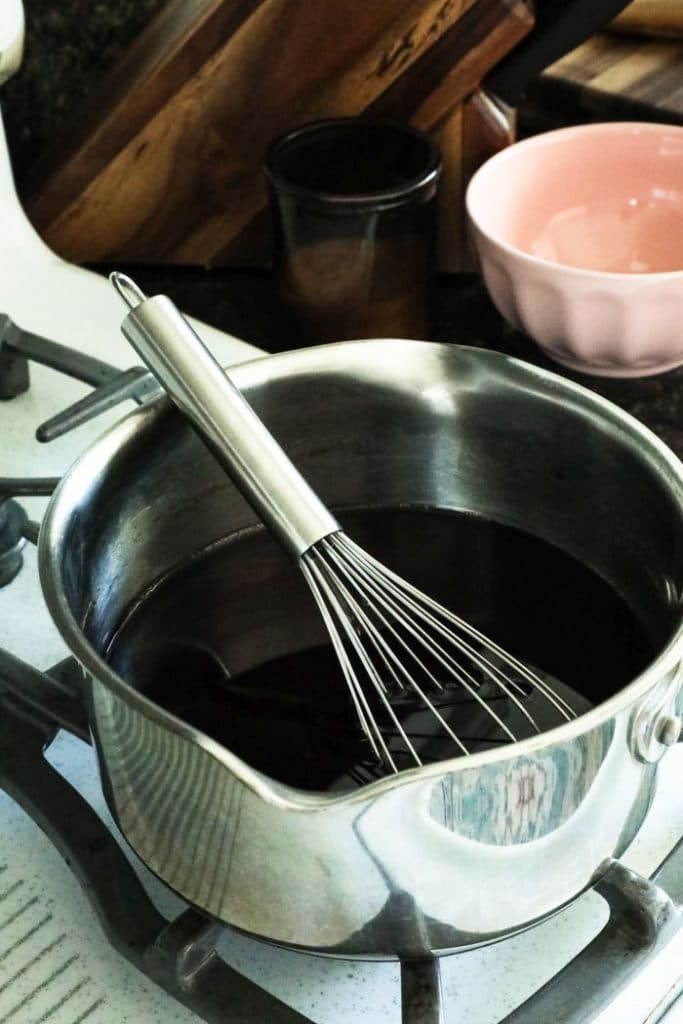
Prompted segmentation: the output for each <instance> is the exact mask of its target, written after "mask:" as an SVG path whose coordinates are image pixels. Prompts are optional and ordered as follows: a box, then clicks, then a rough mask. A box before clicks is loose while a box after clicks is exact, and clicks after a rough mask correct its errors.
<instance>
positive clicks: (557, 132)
mask: <svg viewBox="0 0 683 1024" xmlns="http://www.w3.org/2000/svg"><path fill="white" fill-rule="evenodd" d="M606 132H607V133H608V134H614V135H619V134H623V135H645V134H648V135H669V134H672V133H673V134H675V135H679V136H681V137H682V138H683V125H675V124H667V123H665V122H662V121H598V122H595V123H593V124H579V125H570V126H569V127H567V128H556V129H553V130H552V131H549V132H541V133H540V134H539V135H532V136H531V137H530V138H528V139H521V140H520V141H519V142H514V143H512V145H510V146H507V147H506V148H505V149H502V150H500V152H498V153H496V154H495V155H494V156H492V157H489V159H488V160H486V161H485V162H484V163H483V164H482V165H481V167H479V168H478V169H477V170H476V171H475V173H474V174H473V175H472V178H471V179H470V181H469V184H468V186H467V189H466V192H465V210H466V213H467V219H468V222H469V225H470V227H471V228H474V229H475V230H476V231H477V232H479V234H481V235H483V237H484V238H486V239H487V241H489V242H490V243H491V244H492V245H494V246H496V247H497V248H498V249H502V250H503V251H504V252H506V253H508V254H509V255H510V256H512V257H514V258H515V259H518V260H522V261H523V262H524V263H526V264H529V265H530V266H535V267H538V268H539V269H545V270H547V269H553V268H560V269H561V270H562V272H563V273H566V274H568V275H570V276H571V277H576V278H583V279H585V280H588V279H593V280H595V279H599V280H601V281H606V280H609V281H622V282H629V281H632V282H636V281H637V282H639V283H643V284H644V283H645V282H664V281H673V280H676V279H678V280H680V279H681V278H682V277H683V266H682V267H681V268H680V269H679V270H656V271H642V272H638V273H629V272H628V271H615V270H591V269H590V268H589V267H574V266H570V265H569V264H568V263H560V262H559V261H558V260H549V259H544V258H542V257H540V256H534V255H533V254H532V253H529V252H525V251H524V249H519V248H517V247H516V246H514V245H512V244H511V243H510V242H506V241H504V240H503V239H501V238H498V237H497V236H496V235H495V234H493V233H492V232H491V231H489V230H487V229H486V228H484V227H483V226H482V224H481V223H480V221H479V219H478V217H477V216H475V213H474V212H473V209H472V207H473V206H474V203H475V199H476V192H477V190H478V189H480V188H481V184H482V181H483V180H484V179H485V178H486V177H487V176H489V175H490V174H492V173H493V170H492V168H493V169H496V168H498V167H499V165H504V164H505V163H507V162H508V161H510V160H513V159H516V157H517V155H518V153H519V151H520V150H521V149H524V150H527V149H537V148H541V147H544V146H550V145H553V144H554V143H556V142H560V141H562V140H563V139H568V138H571V137H572V136H574V135H600V134H605V133H606Z"/></svg>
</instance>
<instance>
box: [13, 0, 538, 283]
mask: <svg viewBox="0 0 683 1024" xmlns="http://www.w3.org/2000/svg"><path fill="white" fill-rule="evenodd" d="M531 26H532V17H531V14H530V11H529V7H528V5H527V3H526V0H382V2H381V3H379V2H376V3H375V2H371V3H368V2H367V0H345V2H344V3H339V0H316V2H315V3H311V2H310V0H170V2H169V3H168V4H167V6H166V7H165V9H164V10H163V12H162V13H161V15H160V16H159V17H158V18H157V19H156V21H155V22H153V23H152V25H151V26H150V27H149V29H148V30H147V31H146V32H145V33H144V34H143V35H142V36H141V37H140V39H139V40H138V41H137V43H136V45H135V46H134V47H133V48H132V49H131V51H130V52H129V54H128V55H127V57H126V59H125V61H124V62H123V63H122V64H121V65H119V66H118V67H117V68H116V69H115V71H114V73H113V74H112V75H110V76H109V77H108V79H107V81H106V82H104V83H102V87H101V89H98V90H97V93H96V94H95V95H93V96H92V98H91V100H90V102H89V104H88V107H87V109H84V110H80V111H75V112H74V118H73V122H74V123H73V126H72V130H71V132H70V133H68V134H67V137H65V138H63V139H62V140H61V141H60V144H59V146H58V147H57V148H56V149H55V150H54V151H53V152H52V153H51V154H48V156H47V157H46V159H45V161H44V162H43V163H42V166H41V167H39V168H36V172H35V174H34V176H33V180H32V183H31V187H30V192H29V195H28V197H27V207H28V212H29V215H30V217H31V218H32V220H33V222H34V224H35V226H36V228H37V229H38V231H39V232H40V233H41V235H42V236H43V237H44V238H45V239H46V241H47V242H48V244H49V245H51V246H52V247H53V248H54V249H55V250H56V251H57V252H59V253H60V254H62V255H63V256H65V257H66V258H67V259H70V260H73V261H75V262H96V261H104V260H111V259H120V260H125V261H127V262H131V261H132V262H135V261H140V262H145V261H154V262H160V261H161V262H164V261H165V262H169V263H189V264H201V265H212V264H240V263H241V264H246V263H250V264H257V263H265V262H267V261H268V259H269V251H270V225H269V221H268V217H267V215H266V211H265V186H264V181H263V177H262V172H261V160H262V157H263V153H264V151H265V149H266V146H267V144H268V142H269V141H270V139H272V138H273V137H274V136H275V135H277V134H278V133H280V132H281V131H284V130H285V129H287V128H289V127H292V126H294V125H296V124H300V123H303V122H305V121H308V120H312V119H315V118H319V117H326V116H337V115H349V114H362V113H364V112H367V113H371V114H377V115H382V116H389V117H396V118H400V119H404V120H410V121H412V123H414V124H415V125H417V126H419V127H421V128H423V129H425V130H427V131H429V132H432V133H434V134H435V135H436V136H437V137H438V138H439V139H440V140H441V142H442V145H443V148H444V163H445V170H444V182H445V186H446V187H445V190H444V196H445V198H444V208H443V211H442V222H443V223H444V225H445V229H446V230H445V236H444V237H445V238H446V241H444V242H442V247H441V252H442V263H443V265H447V266H453V265H457V263H458V260H459V258H460V254H461V253H460V250H461V247H462V232H461V230H460V228H459V227H458V228H457V230H451V229H452V223H451V219H452V221H453V222H455V221H457V220H458V218H459V216H460V205H461V199H462V187H463V182H464V178H465V176H466V174H467V173H469V171H470V170H471V164H472V153H475V154H476V153H477V152H480V150H481V138H482V132H481V131H480V130H479V129H478V128H477V127H476V126H477V125H478V124H479V118H480V117H484V123H485V120H486V118H485V116H484V114H483V112H482V111H481V110H480V109H479V107H478V106H477V104H476V103H470V104H469V105H468V109H469V114H467V116H465V114H464V110H465V109H466V108H464V107H463V105H462V102H463V100H465V99H466V98H467V97H469V96H471V94H472V93H473V92H474V91H475V90H476V88H477V86H478V84H479V83H480V82H481V80H482V78H483V77H484V76H485V74H486V73H487V71H488V70H490V68H491V67H493V65H494V64H495V63H497V62H498V61H499V60H500V59H501V57H502V56H504V54H505V53H506V52H508V50H509V49H510V48H511V47H512V46H513V45H514V44H515V43H516V42H517V41H518V40H519V39H521V38H522V36H523V35H524V34H525V33H526V32H527V31H528V30H529V29H530V28H531ZM467 125H470V126H475V127H474V129H473V130H472V129H470V132H469V134H470V135H471V137H472V139H473V140H474V141H473V144H472V146H471V147H470V149H469V151H468V143H467V137H468V130H467ZM467 152H469V154H470V155H469V156H467ZM463 154H465V155H464V156H463ZM475 162H476V158H475Z"/></svg>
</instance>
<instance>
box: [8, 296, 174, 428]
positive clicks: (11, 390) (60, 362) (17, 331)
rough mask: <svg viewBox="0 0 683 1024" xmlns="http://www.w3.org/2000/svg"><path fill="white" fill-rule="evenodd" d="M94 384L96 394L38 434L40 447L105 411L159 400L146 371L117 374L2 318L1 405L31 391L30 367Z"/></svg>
mask: <svg viewBox="0 0 683 1024" xmlns="http://www.w3.org/2000/svg"><path fill="white" fill-rule="evenodd" d="M29 360H33V362H35V363H40V364H41V365H42V366H49V367H50V368H51V369H53V370H57V371H58V372H60V373H65V374H67V376H69V377H73V378H74V379H75V380H80V381H83V383H84V384H91V385H92V387H93V388H94V391H93V392H92V393H91V394H89V395H86V397H85V398H82V399H80V400H79V401H78V402H74V404H73V405H71V406H69V407H68V408H67V409H64V410H63V411H62V412H60V413H58V414H57V415H56V416H53V417H52V418H51V419H49V420H47V421H46V422H45V423H43V424H41V425H40V426H39V427H38V429H37V430H36V437H37V439H38V440H39V441H53V440H55V438H57V437H61V436H62V435H63V434H66V433H67V432H68V431H70V430H73V429H74V428H75V427H79V426H80V425H81V424H82V423H86V422H87V421H88V420H91V419H93V418H94V417H95V416H99V415H100V414H101V413H103V412H105V411H106V410H107V409H111V408H112V407H113V406H115V405H118V404H119V402H124V401H126V400H128V399H132V400H133V401H134V402H138V403H142V402H145V401H147V399H149V398H151V397H154V396H156V395H158V394H160V388H159V385H158V384H157V382H156V380H155V379H154V377H153V376H152V375H151V373H149V371H148V370H146V369H144V368H143V367H141V366H133V367H131V368H130V369H128V370H119V369H117V367H115V366H111V365H110V364H109V363H105V362H103V361H102V360H101V359H95V358H94V357H93V356H89V355H86V354H85V353H83V352H78V351H76V350H75V349H73V348H68V347H67V346H66V345H58V344H57V342H55V341H49V340H48V339H47V338H41V337H40V336H39V335H37V334H33V333H31V332H30V331H25V330H23V329H22V328H21V327H19V326H18V325H17V324H15V323H14V322H13V320H11V319H10V317H8V316H7V315H6V314H4V313H3V314H0V399H10V398H15V397H16V396H17V395H20V394H21V393H22V392H23V391H26V390H27V388H28V387H29V367H28V361H29Z"/></svg>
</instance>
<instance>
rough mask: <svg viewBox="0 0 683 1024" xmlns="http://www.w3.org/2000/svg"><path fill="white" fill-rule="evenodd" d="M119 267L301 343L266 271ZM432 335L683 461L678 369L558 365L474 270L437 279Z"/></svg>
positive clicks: (256, 339)
mask: <svg viewBox="0 0 683 1024" xmlns="http://www.w3.org/2000/svg"><path fill="white" fill-rule="evenodd" d="M93 269H96V270H101V271H109V270H110V269H115V268H113V267H111V268H110V267H108V266H107V267H96V268H93ZM118 269H123V270H127V271H128V272H129V273H131V274H132V275H133V276H134V277H135V278H136V279H137V280H138V281H139V283H140V285H141V286H142V288H143V289H144V290H145V291H147V292H148V293H154V292H164V291H165V292H167V293H168V294H170V295H171V296H172V297H173V299H174V300H175V301H176V303H177V305H179V306H180V307H181V308H182V309H184V310H186V311H187V312H188V313H191V314H193V315H194V316H197V317H199V318H200V319H202V320H205V321H207V322H208V323H211V324H213V325H215V326H216V327H219V328H221V329H222V330H224V331H227V332H228V333H230V334H233V335H235V336H236V337H238V338H242V339H243V340H244V341H249V342H251V343H252V344H254V345H257V346H258V347H259V348H263V349H265V350H267V351H269V352H280V351H283V350H285V349H290V348H297V347H298V342H297V336H296V332H295V329H294V327H293V325H292V323H291V322H290V321H289V320H288V318H287V316H286V314H284V313H283V311H282V310H281V309H280V308H279V304H278V302H277V299H276V298H275V296H274V290H273V286H272V281H271V277H270V274H269V273H268V272H267V271H248V270H244V271H234V270H212V271H204V270H201V269H198V268H189V267H188V268H185V267H168V266H167V267H150V266H144V267H119V268H118ZM431 340H434V341H442V342H457V343H461V344H474V345H480V346H481V347H484V348H492V349H498V350H500V351H502V352H507V353H509V354H510V355H514V356H518V357H519V358H521V359H525V360H527V361H528V362H531V363H535V364H536V365H538V366H543V367H545V368H547V369H549V370H553V371H555V372H556V373H561V374H563V375H564V376H566V377H568V378H569V379H571V380H574V381H577V382H578V383H579V384H582V385H584V386H585V387H588V388H591V389H593V390H594V391H597V392H598V393H599V394H601V395H604V397H605V398H608V399H610V400H611V401H613V402H615V403H616V404H617V405H620V406H621V407H622V408H624V409H626V410H627V411H628V412H630V413H632V414H633V415H634V416H637V417H638V419H640V420H641V421H642V422H643V423H645V424H646V425H647V426H648V427H650V428H651V429H652V430H654V431H655V433H657V434H658V435H659V436H660V437H661V438H662V439H663V440H664V441H666V442H667V444H669V445H670V446H671V447H672V448H673V449H674V451H675V452H676V453H677V455H678V456H679V458H683V367H680V368H678V369H676V370H671V371H669V372H668V373H662V374H658V375H656V376H653V377H637V378H632V379H629V380H625V379H610V378H605V377H592V376H587V375H586V374H580V373H575V372H572V371H570V370H567V369H565V368H564V367H561V366H558V364H557V363H554V362H552V361H551V360H549V359H547V358H546V357H545V356H544V355H543V353H542V352H541V351H540V350H539V349H538V348H537V347H536V345H535V344H534V343H533V342H532V341H530V339H529V338H528V337H526V335H524V334H521V333H520V332H518V331H514V330H513V329H512V328H510V327H509V326H508V325H507V324H506V323H505V322H504V321H503V320H502V318H501V317H500V316H499V315H498V313H497V312H496V310H495V309H494V307H493V305H492V303H491V302H490V300H489V298H488V296H487V295H486V291H485V289H484V287H483V285H482V283H481V281H480V280H479V278H478V277H477V276H476V275H474V274H455V275H447V276H442V277H441V278H440V279H439V282H438V285H437V288H436V296H435V307H434V323H433V329H432V332H431Z"/></svg>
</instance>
